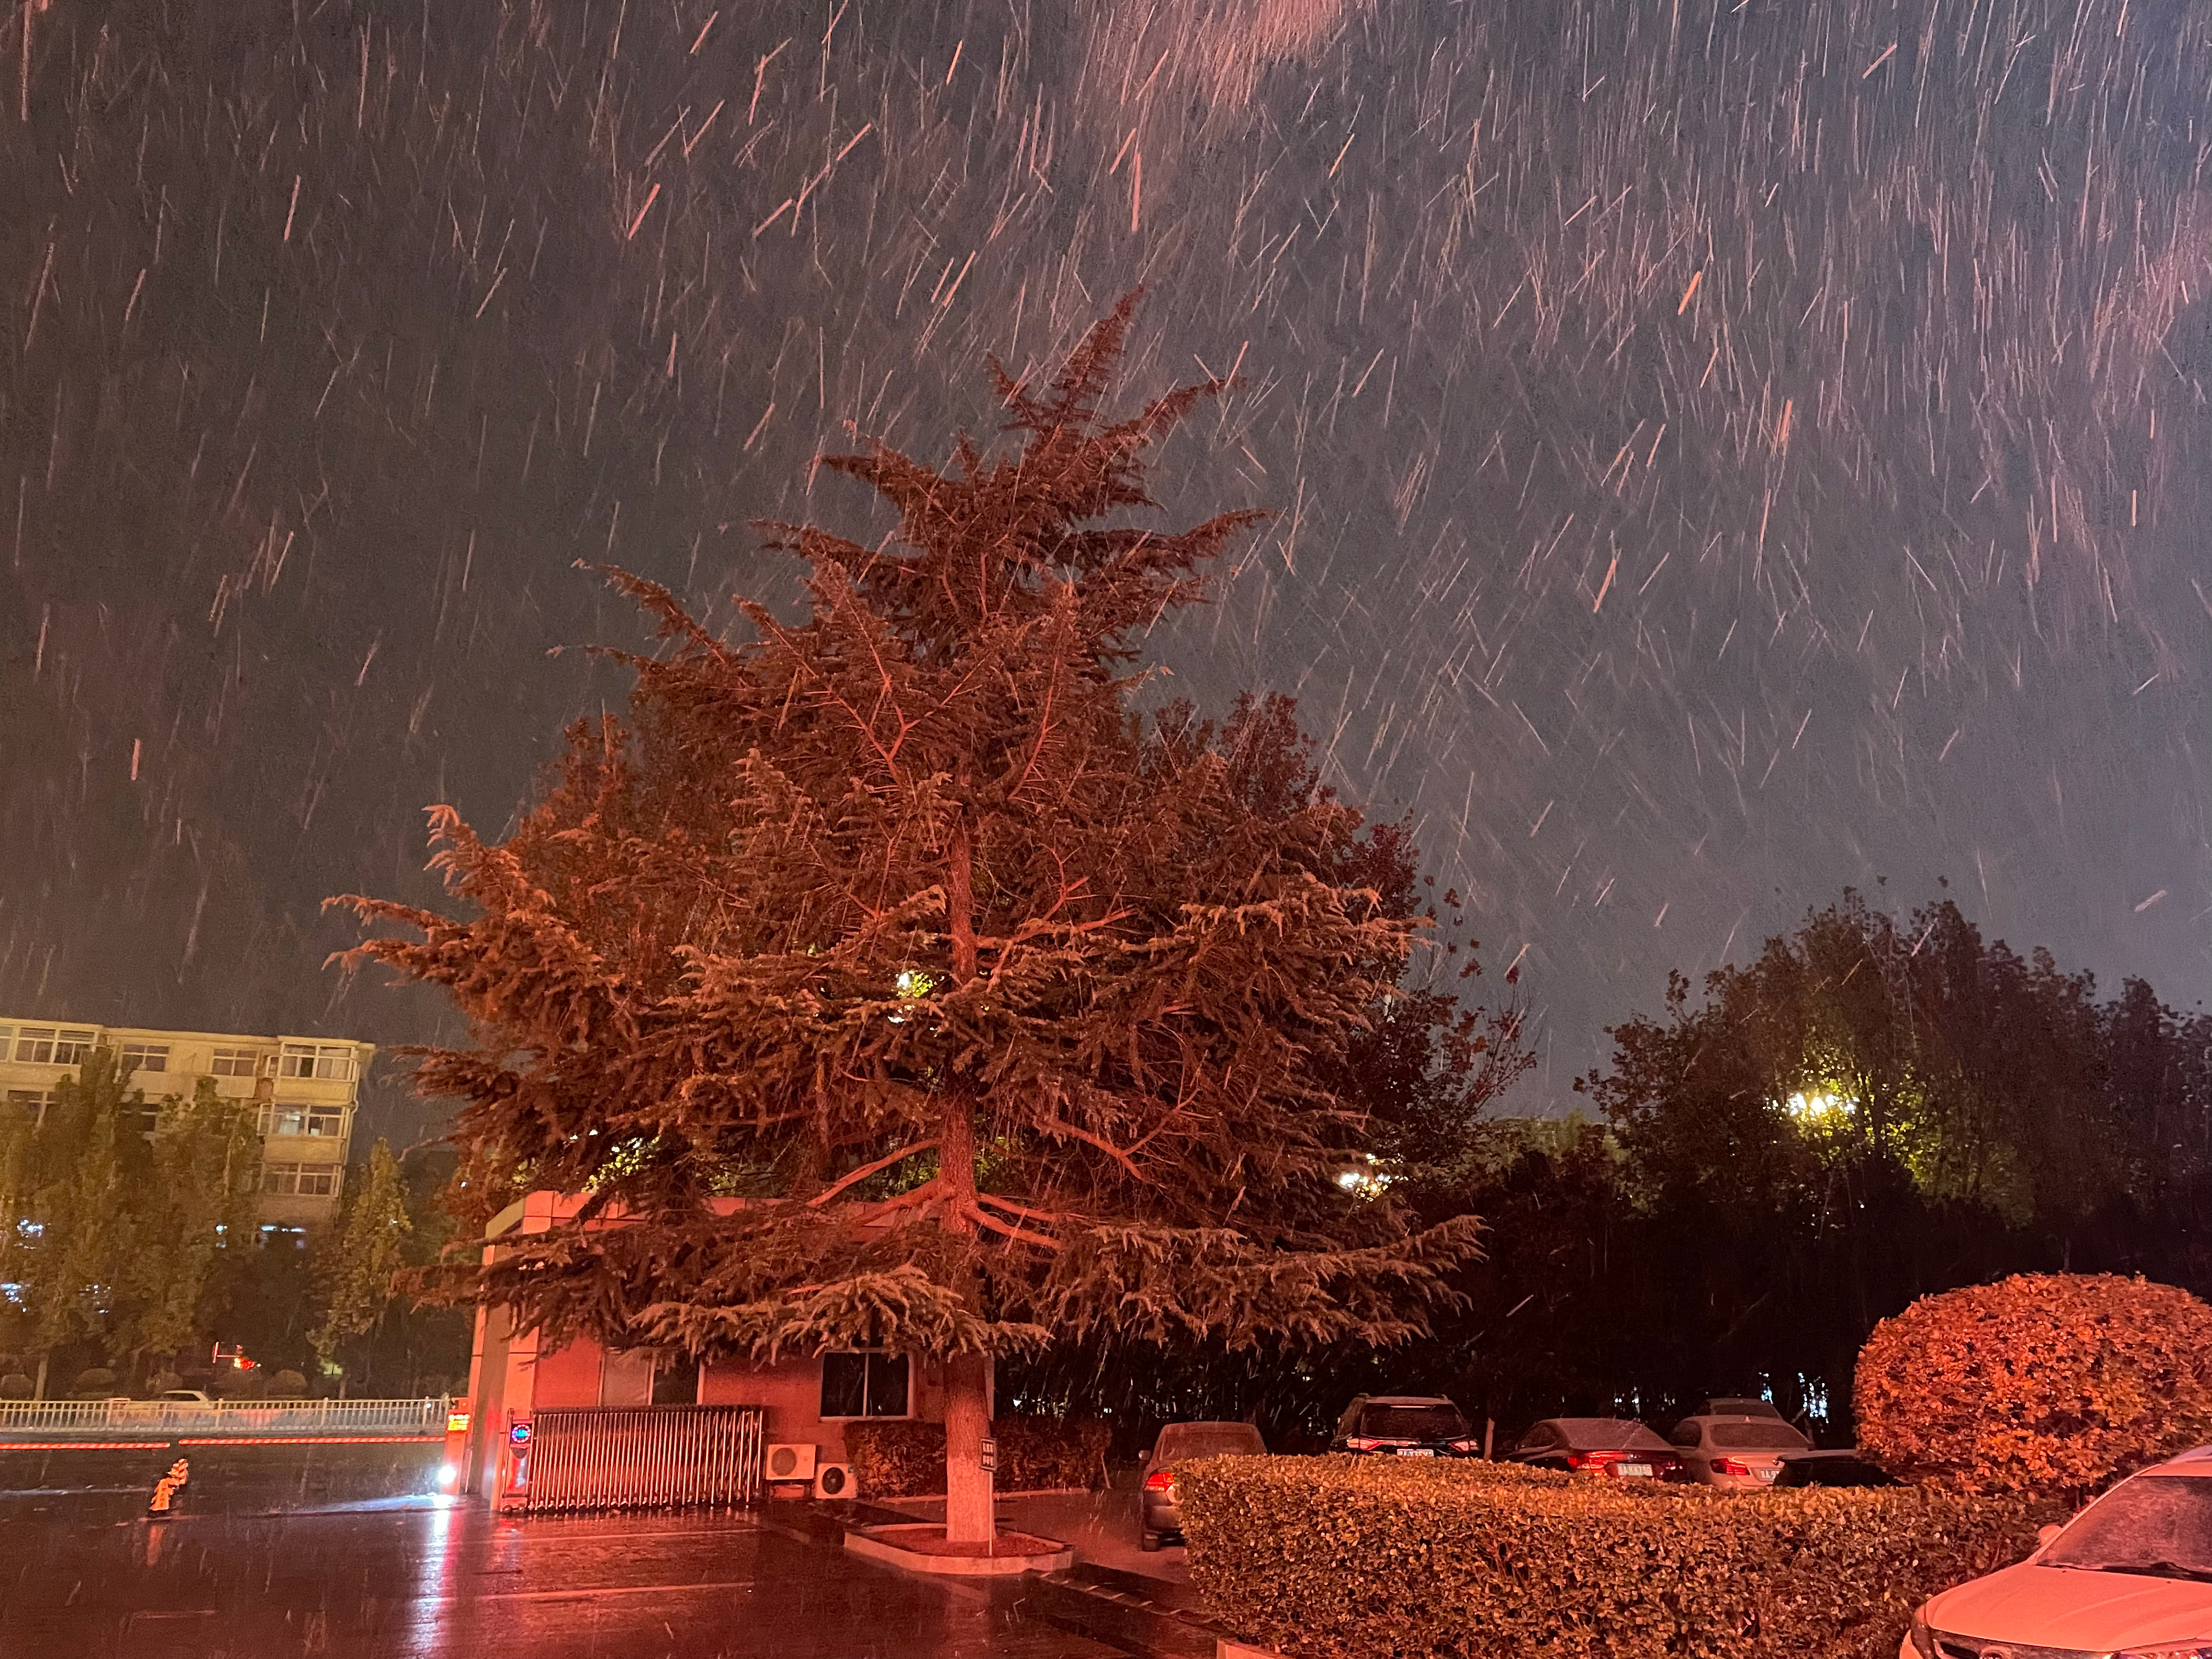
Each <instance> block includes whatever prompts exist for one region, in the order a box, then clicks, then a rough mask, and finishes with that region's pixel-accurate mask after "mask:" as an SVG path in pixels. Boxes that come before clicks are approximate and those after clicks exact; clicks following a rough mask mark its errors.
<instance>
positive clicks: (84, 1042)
mask: <svg viewBox="0 0 2212 1659" xmlns="http://www.w3.org/2000/svg"><path fill="white" fill-rule="evenodd" d="M98 1035H99V1034H98V1033H97V1032H94V1031H64V1032H63V1033H62V1034H61V1035H60V1036H58V1037H56V1038H55V1039H54V1064H55V1065H57V1066H75V1065H76V1064H78V1063H79V1062H81V1061H82V1060H83V1059H84V1057H85V1056H86V1055H87V1054H90V1053H91V1052H92V1042H93V1038H94V1036H98Z"/></svg>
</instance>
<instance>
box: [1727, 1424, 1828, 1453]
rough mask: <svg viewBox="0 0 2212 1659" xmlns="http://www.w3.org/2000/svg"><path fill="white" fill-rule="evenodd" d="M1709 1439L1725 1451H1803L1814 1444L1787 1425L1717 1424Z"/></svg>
mask: <svg viewBox="0 0 2212 1659" xmlns="http://www.w3.org/2000/svg"><path fill="white" fill-rule="evenodd" d="M1711 1428H1712V1432H1711V1435H1710V1436H1709V1437H1708V1439H1709V1441H1710V1443H1711V1444H1713V1445H1715V1446H1717V1447H1719V1448H1720V1449H1722V1450H1723V1451H1803V1450H1804V1449H1805V1448H1806V1447H1808V1446H1809V1445H1811V1444H1812V1442H1811V1441H1809V1440H1808V1439H1806V1438H1805V1437H1804V1436H1803V1435H1802V1434H1800V1433H1798V1432H1797V1431H1796V1430H1795V1429H1793V1428H1791V1427H1790V1425H1788V1424H1787V1423H1715V1424H1713V1425H1711Z"/></svg>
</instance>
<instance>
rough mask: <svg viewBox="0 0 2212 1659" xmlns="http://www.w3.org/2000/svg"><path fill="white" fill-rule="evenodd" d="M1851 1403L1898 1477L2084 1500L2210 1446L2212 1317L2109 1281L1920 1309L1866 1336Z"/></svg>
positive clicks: (1983, 1293)
mask: <svg viewBox="0 0 2212 1659" xmlns="http://www.w3.org/2000/svg"><path fill="white" fill-rule="evenodd" d="M1854 1403H1855V1405H1856V1407H1857V1413H1858V1423H1859V1440H1860V1443H1861V1444H1862V1445H1863V1446H1864V1447H1865V1448H1866V1449H1867V1450H1868V1451H1869V1452H1871V1453H1872V1454H1873V1455H1874V1456H1875V1458H1876V1459H1877V1460H1879V1461H1880V1462H1881V1464H1882V1465H1883V1467H1884V1468H1888V1469H1890V1470H1892V1471H1893V1472H1894V1473H1896V1474H1903V1475H1910V1476H1920V1477H1926V1476H1933V1477H1935V1478H1936V1479H1939V1480H1942V1481H1944V1482H1945V1483H1946V1484H1948V1485H1954V1486H1958V1487H1960V1488H1961V1489H1962V1490H1965V1491H1968V1492H2054V1491H2055V1492H2058V1493H2061V1494H2063V1495H2065V1496H2068V1497H2075V1498H2082V1497H2087V1495H2088V1494H2089V1493H2091V1492H2094V1491H2095V1490H2097V1489H2098V1488H2099V1487H2100V1486H2105V1485H2106V1484H2107V1483H2109V1482H2110V1481H2111V1480H2112V1478H2113V1477H2114V1476H2116V1475H2121V1474H2129V1473H2130V1472H2131V1471H2133V1470H2136V1469H2139V1468H2142V1467H2143V1466H2144V1465H2145V1464H2147V1463H2154V1462H2157V1461H2158V1460H2159V1459H2160V1458H2162V1457H2167V1456H2171V1455H2172V1454H2173V1453H2175V1452H2177V1451H2181V1450H2184V1449H2186V1448H2188V1447H2190V1446H2194V1445H2197V1444H2200V1443H2203V1442H2204V1441H2207V1440H2212V1307H2207V1306H2206V1305H2205V1304H2203V1303H2202V1302H2200V1301H2198V1300H2197V1298H2196V1297H2193V1296H2191V1295H2190V1294H2189V1292H2188V1291H2183V1290H2177V1289H2176V1288H2175V1287H2173V1286H2172V1285H2153V1284H2150V1283H2148V1281H2146V1280H2144V1279H2122V1278H2120V1277H2118V1276H2117V1275H2115V1274H2111V1273H2022V1274H2020V1275H2019V1276H2017V1277H2015V1278H2012V1279H2002V1280H2000V1281H1998V1282H1997V1283H1996V1284H1995V1285H1970V1286H1968V1287H1967V1288H1966V1289H1964V1290H1957V1291H1945V1292H1944V1293H1943V1294H1942V1295H1940V1296H1923V1297H1921V1298H1920V1300H1919V1301H1917V1302H1916V1303H1914V1304H1912V1305H1911V1307H1909V1308H1907V1309H1906V1310H1905V1311H1904V1312H1903V1313H1901V1314H1899V1315H1898V1316H1896V1317H1895V1318H1894V1319H1885V1320H1883V1321H1882V1322H1881V1324H1879V1325H1877V1326H1875V1328H1874V1334H1873V1335H1872V1336H1870V1337H1869V1338H1868V1339H1867V1344H1866V1346H1865V1347H1863V1348H1862V1349H1861V1350H1860V1351H1859V1363H1858V1373H1857V1378H1856V1380H1855V1386H1854Z"/></svg>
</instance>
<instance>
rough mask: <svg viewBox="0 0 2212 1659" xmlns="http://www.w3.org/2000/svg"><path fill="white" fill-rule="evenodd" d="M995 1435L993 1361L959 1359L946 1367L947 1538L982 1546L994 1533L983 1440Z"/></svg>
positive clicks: (982, 1357)
mask: <svg viewBox="0 0 2212 1659" xmlns="http://www.w3.org/2000/svg"><path fill="white" fill-rule="evenodd" d="M990 1431H991V1357H990V1355H988V1354H982V1353H963V1354H955V1355H954V1356H953V1357H952V1358H951V1360H950V1361H948V1362H947V1364H946V1365H945V1537H947V1538H948V1539H951V1541H954V1542H955V1543H971V1544H980V1543H982V1542H984V1541H986V1540H987V1539H989V1538H990V1537H992V1536H993V1534H994V1533H995V1531H996V1529H997V1528H996V1522H995V1520H994V1516H993V1514H992V1502H991V1484H992V1481H991V1476H989V1475H988V1474H985V1473H984V1471H983V1439H984V1437H985V1436H987V1434H989V1433H990Z"/></svg>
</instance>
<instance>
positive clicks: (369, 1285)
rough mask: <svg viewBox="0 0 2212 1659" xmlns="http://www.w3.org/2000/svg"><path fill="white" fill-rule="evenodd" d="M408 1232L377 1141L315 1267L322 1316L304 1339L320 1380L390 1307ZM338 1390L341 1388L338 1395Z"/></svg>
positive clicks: (391, 1161)
mask: <svg viewBox="0 0 2212 1659" xmlns="http://www.w3.org/2000/svg"><path fill="white" fill-rule="evenodd" d="M412 1231H414V1224H413V1223H412V1222H411V1221H410V1219H409V1218H408V1214H407V1197H406V1193H405V1190H404V1188H403V1187H402V1185H401V1182H400V1176H399V1160H398V1158H394V1157H392V1148H391V1147H390V1146H387V1145H386V1143H385V1141H384V1140H383V1139H382V1138H381V1137H379V1139H378V1140H377V1143H376V1145H375V1146H374V1147H373V1148H372V1149H371V1150H370V1152H369V1155H368V1167H367V1168H366V1169H364V1170H362V1171H361V1173H360V1174H359V1176H356V1178H355V1179H353V1180H352V1181H350V1182H348V1183H347V1187H346V1194H345V1199H344V1201H343V1211H342V1212H341V1214H340V1216H339V1218H338V1224H337V1230H336V1231H335V1233H334V1234H333V1235H332V1237H331V1238H330V1239H329V1240H327V1241H326V1242H325V1244H324V1246H323V1249H321V1251H320V1252H319V1258H318V1261H317V1263H316V1267H317V1273H316V1280H317V1285H316V1288H317V1290H318V1291H319V1292H320V1295H321V1300H322V1304H323V1317H322V1322H321V1323H320V1324H319V1325H317V1326H316V1327H315V1328H314V1329H313V1331H311V1332H309V1333H308V1336H307V1340H308V1342H309V1343H310V1344H311V1345H312V1346H313V1348H314V1350H315V1357H316V1358H318V1359H319V1360H321V1361H322V1363H323V1368H324V1370H325V1374H326V1375H327V1374H328V1373H329V1372H330V1371H331V1370H332V1369H334V1368H335V1367H336V1365H337V1353H338V1350H339V1349H340V1348H341V1347H342V1346H344V1345H345V1344H346V1343H349V1342H350V1341H352V1340H354V1339H356V1337H361V1336H365V1335H367V1334H368V1332H369V1331H370V1330H371V1329H372V1328H374V1326H375V1325H376V1323H377V1322H378V1321H379V1320H380V1319H381V1318H382V1317H383V1316H384V1313H385V1310H386V1309H388V1308H389V1307H390V1306H391V1305H392V1300H393V1298H394V1297H395V1296H396V1295H397V1294H398V1290H397V1286H396V1285H395V1283H394V1281H395V1280H396V1279H397V1278H398V1273H399V1271H400V1269H401V1268H402V1267H405V1266H406V1265H407V1254H406V1251H407V1237H408V1235H409V1234H410V1233H411V1232H412ZM344 1391H345V1390H344V1387H343V1383H342V1384H341V1385H340V1388H339V1392H340V1393H341V1394H343V1392H344Z"/></svg>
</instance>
